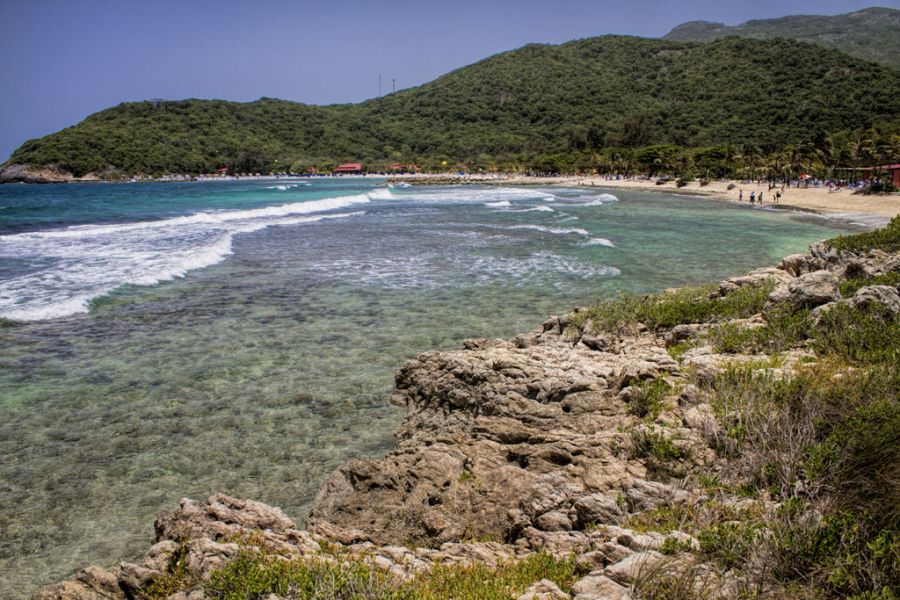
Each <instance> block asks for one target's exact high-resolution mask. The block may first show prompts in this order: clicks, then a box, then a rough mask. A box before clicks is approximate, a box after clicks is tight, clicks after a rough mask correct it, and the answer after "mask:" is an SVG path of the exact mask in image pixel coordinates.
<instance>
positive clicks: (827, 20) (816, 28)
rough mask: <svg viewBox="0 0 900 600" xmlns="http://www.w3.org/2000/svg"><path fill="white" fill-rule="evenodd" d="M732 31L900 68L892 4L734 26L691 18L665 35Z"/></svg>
mask: <svg viewBox="0 0 900 600" xmlns="http://www.w3.org/2000/svg"><path fill="white" fill-rule="evenodd" d="M729 35H738V36H741V37H749V38H755V39H770V38H777V37H780V38H788V39H793V40H801V41H804V42H811V43H813V44H819V45H820V46H825V47H826V48H834V49H836V50H840V51H841V52H846V53H847V54H849V55H851V56H855V57H857V58H862V59H865V60H871V61H874V62H879V63H882V64H885V65H888V66H890V67H894V68H895V69H900V10H894V9H891V8H867V9H865V10H860V11H857V12H853V13H848V14H845V15H835V16H833V17H826V16H821V15H793V16H790V17H782V18H780V19H760V20H756V21H747V22H746V23H742V24H740V25H736V26H734V27H729V26H728V25H725V24H724V23H711V22H709V21H689V22H687V23H683V24H681V25H679V26H678V27H676V28H675V29H673V30H672V31H670V32H669V33H668V35H666V36H665V37H664V38H663V39H667V40H673V41H682V42H686V41H692V42H708V41H711V40H714V39H718V38H721V37H725V36H729Z"/></svg>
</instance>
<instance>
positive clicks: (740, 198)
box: [738, 188, 781, 204]
mask: <svg viewBox="0 0 900 600" xmlns="http://www.w3.org/2000/svg"><path fill="white" fill-rule="evenodd" d="M743 201H744V190H743V188H741V189H740V190H738V202H743ZM780 201H781V190H775V200H774V203H775V204H778V203H779V202H780ZM757 202H759V203H760V204H762V203H763V192H762V190H760V192H759V194H758V195H757V193H756V191H755V190H754V191H752V192H750V204H755V203H757Z"/></svg>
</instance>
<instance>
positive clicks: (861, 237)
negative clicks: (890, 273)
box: [828, 216, 900, 252]
mask: <svg viewBox="0 0 900 600" xmlns="http://www.w3.org/2000/svg"><path fill="white" fill-rule="evenodd" d="M828 244H829V245H830V246H831V247H832V248H834V249H835V250H837V251H839V252H843V251H848V252H864V251H866V250H872V249H876V248H877V249H879V250H884V251H885V252H897V251H900V216H896V217H894V218H893V219H891V221H890V222H889V223H888V224H887V226H885V227H882V228H881V229H876V230H874V231H867V232H865V233H857V234H856V235H842V236H839V237H836V238H832V239H830V240H828Z"/></svg>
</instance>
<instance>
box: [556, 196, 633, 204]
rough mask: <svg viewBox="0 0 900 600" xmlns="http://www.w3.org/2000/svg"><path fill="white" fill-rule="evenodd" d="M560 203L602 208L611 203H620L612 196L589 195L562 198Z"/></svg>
mask: <svg viewBox="0 0 900 600" xmlns="http://www.w3.org/2000/svg"><path fill="white" fill-rule="evenodd" d="M560 201H563V202H566V203H570V204H578V205H580V206H602V205H604V204H609V203H610V202H618V201H619V199H618V198H617V197H616V196H613V195H612V194H588V195H578V196H561V197H560Z"/></svg>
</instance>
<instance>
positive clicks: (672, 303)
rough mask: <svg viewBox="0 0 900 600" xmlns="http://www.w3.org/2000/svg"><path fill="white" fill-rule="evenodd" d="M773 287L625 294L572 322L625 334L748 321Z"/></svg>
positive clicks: (712, 287)
mask: <svg viewBox="0 0 900 600" xmlns="http://www.w3.org/2000/svg"><path fill="white" fill-rule="evenodd" d="M774 287H775V282H774V281H772V280H767V281H766V282H764V283H761V284H759V285H753V286H745V287H742V288H739V289H738V290H735V291H734V292H732V293H730V294H727V295H725V296H719V295H718V286H717V285H715V284H710V285H704V286H697V287H684V288H680V289H678V290H675V291H672V292H667V293H663V294H651V295H648V296H633V295H624V296H620V297H619V298H617V299H615V300H608V301H606V302H601V303H600V304H597V305H595V306H592V307H590V308H589V309H588V310H586V311H581V312H579V313H578V314H576V315H575V316H574V317H575V318H574V319H573V322H575V323H576V324H584V323H585V322H586V321H590V322H592V323H593V325H594V326H595V327H597V328H598V329H603V330H606V331H622V330H626V329H628V328H629V327H631V326H634V325H635V324H637V323H643V324H644V325H646V326H647V327H650V328H651V329H663V328H671V327H674V326H675V325H682V324H685V323H703V322H707V321H712V320H720V319H735V318H746V317H749V316H751V315H754V314H756V313H758V312H760V311H761V310H762V309H763V306H764V305H765V303H766V299H767V298H768V296H769V293H770V292H771V291H772V290H773V289H774Z"/></svg>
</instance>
